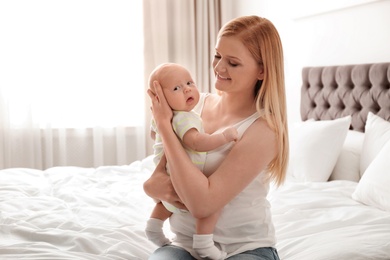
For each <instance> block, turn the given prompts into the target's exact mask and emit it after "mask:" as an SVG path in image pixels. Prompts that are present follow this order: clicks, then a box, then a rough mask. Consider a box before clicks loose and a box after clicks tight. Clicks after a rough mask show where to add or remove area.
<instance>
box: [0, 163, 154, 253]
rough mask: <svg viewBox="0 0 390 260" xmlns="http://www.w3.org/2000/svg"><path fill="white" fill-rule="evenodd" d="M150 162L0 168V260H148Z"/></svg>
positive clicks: (150, 247) (150, 245)
mask: <svg viewBox="0 0 390 260" xmlns="http://www.w3.org/2000/svg"><path fill="white" fill-rule="evenodd" d="M152 165H153V162H152V161H151V158H147V159H146V160H144V161H143V162H135V163H133V164H131V165H130V166H121V167H100V168H97V169H92V168H91V169H86V168H77V167H57V168H51V169H48V170H46V171H38V170H27V169H9V170H3V171H0V259H53V260H54V259H72V260H74V259H94V260H96V259H111V260H112V259H147V257H148V255H149V254H150V253H151V252H153V251H154V250H155V249H156V247H155V246H154V245H153V244H152V243H150V242H149V241H147V239H146V238H145V236H144V233H143V230H144V226H145V225H144V224H145V220H146V219H147V217H148V216H149V214H150V212H151V208H152V206H153V204H154V203H153V201H152V200H151V199H150V198H148V197H147V196H146V195H145V194H144V192H143V190H142V183H143V182H144V181H145V180H146V178H147V177H148V176H149V174H150V173H151V171H152V169H151V168H150V167H151V166H152Z"/></svg>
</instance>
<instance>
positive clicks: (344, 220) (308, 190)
mask: <svg viewBox="0 0 390 260" xmlns="http://www.w3.org/2000/svg"><path fill="white" fill-rule="evenodd" d="M153 168H154V167H153V161H152V157H148V158H146V159H144V160H142V161H137V162H134V163H132V164H131V165H128V166H112V167H111V166H110V167H99V168H96V169H93V168H78V167H56V168H51V169H48V170H45V171H39V170H32V169H6V170H2V171H0V259H34V260H36V259H51V260H55V259H72V260H74V259H83V260H85V259H94V260H96V259H110V260H112V259H147V258H148V256H149V255H150V253H152V252H153V251H154V250H155V249H156V246H155V245H153V244H152V243H151V242H149V241H148V240H147V239H146V237H145V235H144V227H145V221H146V220H147V218H148V217H149V215H150V212H151V210H152V207H153V205H154V203H153V201H152V200H151V199H150V198H148V197H147V196H146V195H145V194H144V192H143V189H142V184H143V182H144V181H145V180H146V179H147V178H148V177H149V176H150V174H151V172H152V170H153ZM355 186H356V183H353V182H348V181H337V182H328V183H308V184H286V185H285V186H284V187H283V188H281V189H278V190H273V191H272V192H271V193H270V196H269V198H270V201H271V203H272V212H273V219H274V223H275V227H276V232H277V233H276V234H277V238H278V243H277V249H278V251H279V255H280V256H281V259H282V260H295V259H310V260H312V259H316V260H321V259H390V214H389V213H388V212H384V211H380V210H377V209H375V208H371V207H368V206H364V205H362V204H360V203H358V202H355V201H354V200H352V199H351V193H352V192H353V190H354V188H355ZM167 224H168V223H167ZM166 232H169V231H168V226H166Z"/></svg>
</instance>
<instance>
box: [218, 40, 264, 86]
mask: <svg viewBox="0 0 390 260" xmlns="http://www.w3.org/2000/svg"><path fill="white" fill-rule="evenodd" d="M215 50H216V52H215V56H214V60H213V68H214V74H215V77H216V82H215V88H216V89H218V90H220V91H224V92H242V91H251V93H254V92H253V91H254V87H255V84H256V82H257V80H259V79H261V80H262V79H263V70H262V67H261V66H260V65H259V64H258V63H257V62H256V60H255V59H254V58H253V56H252V54H251V53H250V52H249V50H248V49H247V48H246V47H245V45H244V44H243V43H242V42H241V41H240V40H239V39H238V38H237V37H234V36H228V37H227V36H223V37H221V38H219V39H218V40H217V44H216V47H215Z"/></svg>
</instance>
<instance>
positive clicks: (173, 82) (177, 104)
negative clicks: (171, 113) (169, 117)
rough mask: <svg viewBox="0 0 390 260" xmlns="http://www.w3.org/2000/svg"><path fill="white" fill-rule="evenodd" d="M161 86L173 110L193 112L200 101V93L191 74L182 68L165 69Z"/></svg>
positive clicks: (171, 67) (170, 67)
mask: <svg viewBox="0 0 390 260" xmlns="http://www.w3.org/2000/svg"><path fill="white" fill-rule="evenodd" d="M161 75H162V76H161V78H160V84H161V86H162V89H163V92H164V95H165V98H166V99H167V101H168V104H169V105H170V107H171V108H172V109H173V110H176V111H191V110H192V109H193V108H194V107H195V105H196V104H197V103H198V101H199V91H198V88H197V87H196V85H195V83H194V80H193V79H192V77H191V74H190V73H189V72H188V71H187V70H186V69H185V68H183V67H181V66H174V65H173V66H169V67H168V68H164V73H162V74H161Z"/></svg>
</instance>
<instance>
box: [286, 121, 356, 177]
mask: <svg viewBox="0 0 390 260" xmlns="http://www.w3.org/2000/svg"><path fill="white" fill-rule="evenodd" d="M350 124H351V116H346V117H343V118H338V119H335V120H324V121H310V120H309V121H305V122H303V123H301V124H299V125H297V126H295V127H293V129H292V130H291V131H290V137H291V138H290V162H289V169H288V174H290V175H292V176H293V180H295V181H303V182H305V181H317V182H324V181H327V180H328V179H329V176H330V174H331V173H332V170H333V168H334V166H335V164H336V161H337V158H338V156H339V154H340V151H341V147H342V145H343V143H344V140H345V137H346V135H347V132H348V129H349V126H350Z"/></svg>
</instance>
